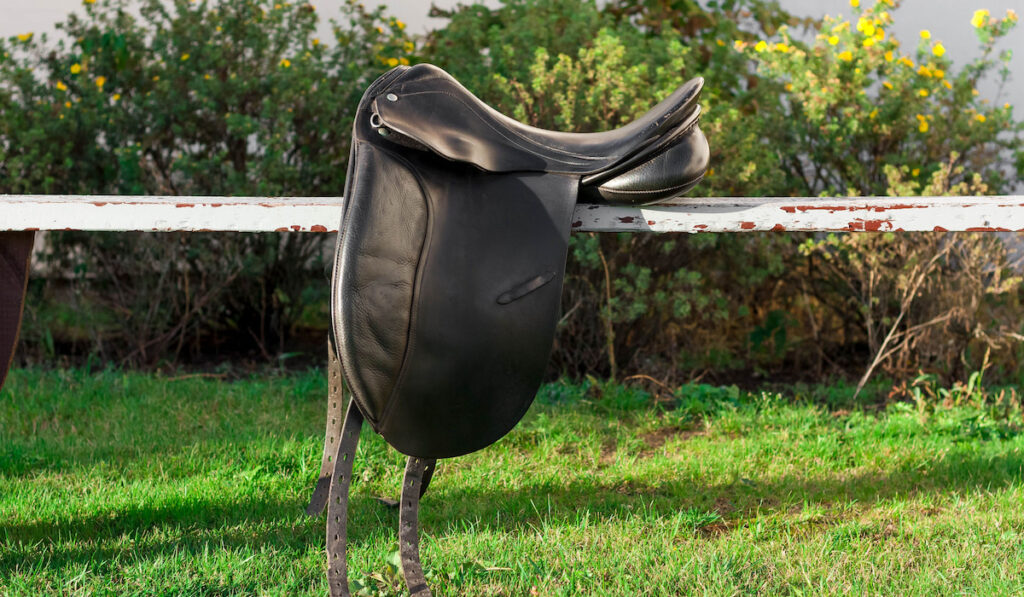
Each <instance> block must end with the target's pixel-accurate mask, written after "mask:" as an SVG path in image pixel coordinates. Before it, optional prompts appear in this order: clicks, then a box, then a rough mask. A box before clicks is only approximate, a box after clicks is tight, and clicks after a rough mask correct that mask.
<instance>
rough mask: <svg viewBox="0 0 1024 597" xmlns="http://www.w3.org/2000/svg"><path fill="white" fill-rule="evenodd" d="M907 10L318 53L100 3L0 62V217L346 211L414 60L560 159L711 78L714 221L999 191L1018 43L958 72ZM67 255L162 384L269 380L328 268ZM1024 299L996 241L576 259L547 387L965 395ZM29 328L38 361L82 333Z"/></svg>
mask: <svg viewBox="0 0 1024 597" xmlns="http://www.w3.org/2000/svg"><path fill="white" fill-rule="evenodd" d="M897 9H898V2H895V1H892V0H879V1H877V2H874V3H870V5H869V2H868V0H864V5H863V6H861V1H860V0H853V1H852V2H851V10H850V12H851V16H850V18H849V19H844V18H836V19H825V20H824V21H821V22H814V21H811V20H807V19H799V18H796V17H794V16H793V15H791V14H788V13H787V12H785V11H784V10H782V9H781V8H780V7H779V5H778V4H777V3H776V2H774V1H771V0H718V1H715V2H707V3H701V2H696V1H694V0H633V1H627V0H612V1H610V2H607V3H602V4H601V5H600V6H599V5H598V4H597V3H596V2H594V1H592V0H590V1H581V0H505V1H504V2H502V3H501V4H500V5H499V6H498V7H496V8H491V7H488V6H484V5H479V4H474V5H460V6H459V7H457V8H455V9H452V10H439V9H436V8H433V9H432V14H433V16H438V17H443V18H445V19H446V21H445V24H444V25H443V26H442V27H440V28H438V29H437V30H435V31H433V32H431V33H430V34H428V35H427V36H426V37H425V38H424V39H422V40H421V39H414V38H413V37H411V36H409V35H408V34H407V32H406V31H405V27H404V24H403V23H401V21H399V20H397V19H395V18H393V17H388V16H387V15H386V14H385V13H384V12H382V10H380V9H378V10H376V11H369V10H367V9H365V8H363V7H362V5H360V4H357V3H355V2H354V0H350V1H349V2H348V3H347V4H346V5H345V7H344V8H343V11H342V14H341V15H340V18H339V20H338V21H337V22H335V23H334V24H333V33H334V34H333V36H332V38H331V39H325V40H320V39H317V38H316V36H317V33H316V32H317V27H318V22H319V19H320V18H321V17H320V15H319V14H318V12H317V11H316V9H314V8H313V7H312V6H311V5H308V4H303V3H300V4H289V3H274V2H271V1H266V0H243V1H240V2H228V1H226V0H207V1H205V2H202V1H201V2H186V1H184V0H177V1H176V2H174V3H173V4H172V5H167V4H166V3H164V2H161V1H159V0H135V1H133V2H129V1H128V0H95V2H93V1H92V0H86V3H85V5H84V14H82V15H78V16H71V17H69V18H68V19H67V20H66V21H65V22H64V23H63V24H62V25H61V26H60V31H61V32H62V33H64V34H66V36H65V37H62V38H61V39H58V40H57V41H56V42H55V43H50V42H49V40H46V39H43V38H42V37H39V38H37V37H36V36H32V35H24V36H16V37H13V38H10V39H8V40H6V41H2V42H0V56H3V58H2V60H0V192H43V193H55V192H81V193H121V194H150V193H168V194H229V195H231V194H234V195H242V194H251V195H284V196H287V195H340V194H341V193H342V189H343V184H344V171H345V166H346V160H347V156H348V137H349V131H350V129H351V119H352V110H353V109H354V107H355V105H356V103H357V100H358V97H359V95H360V94H361V93H362V90H363V89H364V88H365V86H366V85H367V84H368V83H369V82H370V81H371V80H373V78H375V77H376V76H377V75H378V74H380V73H381V72H383V70H385V69H387V68H388V67H390V66H394V65H397V64H400V63H408V62H415V61H419V60H427V61H430V62H434V63H436V64H438V65H440V66H442V67H444V68H446V69H447V70H449V71H450V72H452V73H453V74H454V75H455V76H456V77H457V78H458V79H459V80H460V81H462V82H463V83H465V84H466V85H467V87H469V88H470V89H471V90H472V91H474V92H475V93H477V94H478V95H480V96H481V97H482V98H483V99H484V100H485V101H487V102H488V103H491V104H492V105H494V106H495V107H496V108H498V109H499V110H501V111H503V112H506V113H509V114H511V115H514V116H515V117H517V118H519V119H520V120H522V121H524V122H527V123H529V124H532V125H535V126H540V127H544V128H554V129H562V130H572V131H594V130H603V129H608V128H612V127H616V126H621V125H622V124H624V123H626V122H628V121H630V120H632V119H633V118H636V117H637V116H638V115H640V114H642V113H643V112H644V111H645V110H646V109H647V108H648V107H649V106H651V105H652V104H653V103H654V102H656V101H658V100H659V99H661V98H662V97H664V96H665V95H667V94H668V93H670V92H671V90H672V89H674V88H675V87H676V86H678V85H680V84H681V83H683V82H684V81H685V80H687V79H688V78H691V77H694V76H698V75H700V76H703V77H705V79H706V81H707V84H706V88H705V93H704V97H703V100H702V105H703V108H704V116H703V120H702V127H703V128H704V129H705V131H706V132H707V134H708V136H709V139H710V142H711V147H712V169H711V170H710V171H709V175H708V177H707V179H706V180H705V181H704V183H702V185H700V186H699V187H698V189H697V190H696V192H699V193H702V194H706V195H711V196H729V195H733V196H771V195H801V196H802V195H819V194H839V195H885V194H898V195H918V194H955V193H972V194H975V193H976V194H989V193H1000V192H1006V191H1008V190H1010V189H1011V188H1012V187H1013V185H1014V184H1015V183H1017V182H1018V181H1020V180H1021V178H1022V175H1024V125H1022V123H1021V122H1020V121H1019V120H1018V119H1017V118H1016V117H1015V116H1014V111H1013V107H1012V106H1010V105H1008V104H1002V103H999V102H994V103H993V102H991V101H990V98H985V97H982V96H981V94H980V93H979V92H978V91H977V87H978V83H979V82H980V81H981V80H982V79H983V78H986V77H1006V76H1007V75H1008V70H1007V69H1006V68H1005V64H1006V63H1007V61H1008V60H1009V59H1010V56H1009V55H1007V54H1005V53H1004V54H1002V55H996V54H995V49H994V48H995V47H996V44H997V42H998V41H999V40H1000V39H1002V38H1003V37H1005V36H1007V35H1008V34H1010V32H1011V31H1012V30H1013V29H1014V27H1015V25H1016V21H1017V17H1016V15H1015V14H1014V13H1012V11H1011V12H1010V13H1008V14H1007V15H1005V16H993V15H991V14H989V13H988V12H987V11H983V10H979V11H978V12H977V13H976V14H975V16H974V18H972V19H971V22H970V23H965V24H964V26H965V27H970V28H972V29H973V30H974V31H975V32H976V34H977V36H978V40H979V44H980V47H981V49H982V56H981V58H979V59H978V60H975V61H973V62H971V63H969V64H967V65H965V66H963V67H961V68H957V67H956V66H955V65H954V64H953V62H952V60H951V57H950V56H948V55H947V53H946V51H945V47H944V46H943V45H942V44H941V42H940V40H936V39H932V38H931V35H930V34H929V33H928V32H922V35H921V37H920V38H919V39H917V40H914V43H913V44H911V45H908V46H907V47H906V48H904V47H903V46H901V45H900V44H899V43H898V41H897V40H895V39H894V38H893V37H892V36H891V34H890V33H889V31H891V29H892V25H893V22H894V21H895V20H896V19H897V18H898V16H899V12H898V10H897ZM53 240H54V242H53V244H52V247H51V252H50V257H51V259H52V260H53V261H54V262H55V264H56V265H57V266H58V267H59V268H60V269H61V270H62V271H75V272H76V273H77V277H76V283H75V285H73V290H76V291H77V292H76V293H75V294H74V296H75V297H77V299H78V300H80V302H81V304H82V312H89V313H95V312H100V313H103V312H105V313H108V314H109V313H117V314H119V315H118V316H117V317H110V316H108V317H106V318H104V317H99V318H98V321H99V323H97V324H96V325H100V326H101V327H102V326H103V325H104V322H105V321H106V322H109V323H111V325H109V326H106V327H105V328H104V332H103V333H102V334H94V335H93V336H92V338H93V339H92V340H91V341H90V342H89V347H91V348H92V349H93V350H96V349H97V348H99V349H102V350H101V352H102V351H107V352H105V353H104V354H107V355H108V356H117V357H119V358H125V357H130V358H132V359H134V360H141V361H148V362H154V361H156V360H158V359H160V358H164V357H166V356H168V355H170V356H173V355H175V354H180V353H182V352H183V351H184V353H185V354H188V353H196V354H199V353H203V352H204V351H208V348H207V345H206V344H205V342H207V341H214V343H215V344H214V345H216V342H225V341H226V340H225V338H235V339H236V341H239V342H241V341H244V342H248V341H250V340H252V339H255V340H256V342H255V343H256V344H257V345H258V346H260V347H261V349H262V352H263V353H264V354H265V355H266V356H268V357H272V356H274V355H277V354H280V353H282V352H284V351H286V346H287V345H286V344H285V340H286V339H287V338H288V337H289V334H290V333H291V332H292V331H294V330H295V329H296V326H299V325H306V324H309V325H313V326H323V325H324V318H325V316H326V302H325V300H324V298H325V296H324V294H325V292H326V290H325V289H326V284H325V280H324V276H323V270H324V267H325V263H324V262H323V258H324V257H325V256H328V257H329V247H327V246H325V245H324V243H323V241H322V240H321V239H316V238H313V237H301V238H300V237H297V236H288V235H246V236H238V237H231V236H228V235H211V236H210V237H201V236H200V237H197V235H192V236H190V237H188V238H187V239H186V238H184V237H181V238H174V239H172V240H171V241H170V242H168V239H167V238H166V237H158V238H156V239H154V238H153V237H151V236H136V237H128V236H126V235H116V236H106V237H104V236H100V235H73V234H66V235H60V236H54V237H53ZM140 256H141V257H142V258H141V259H139V258H138V257H140ZM936 256H938V257H936ZM296 264H302V265H301V266H299V267H297V266H296ZM922 264H931V265H929V266H928V268H926V269H925V270H922V269H920V268H921V267H922ZM915 268H916V269H915ZM147 271H148V272H153V271H155V272H159V275H150V276H145V275H143V274H144V273H146V272H147ZM922 271H927V273H928V275H927V280H926V281H925V282H922V283H921V284H916V285H915V280H918V279H919V278H920V274H921V272H922ZM915 276H916V277H915ZM143 278H144V279H145V280H147V282H141V281H140V280H141V279H143ZM882 280H884V283H882V282H880V281H882ZM129 282H130V283H129ZM908 289H913V291H914V292H913V295H914V296H913V300H911V301H910V302H909V303H908V302H907V301H906V300H905V299H906V297H907V292H908ZM1019 295H1020V282H1019V280H1018V279H1017V278H1016V277H1015V276H1014V275H1012V272H1011V271H1010V270H1009V269H1008V255H1007V249H1006V246H1005V244H1004V243H1002V242H1000V241H998V240H997V239H995V237H982V236H967V235H956V236H938V235H864V236H857V235H838V236H828V237H818V236H812V235H796V234H751V235H713V234H701V235H694V236H675V235H671V236H658V235H638V234H633V235H630V234H622V235H574V237H573V240H572V257H571V262H570V267H569V275H568V279H567V284H566V291H565V298H564V312H565V316H564V318H563V324H562V327H561V334H560V337H559V340H558V346H557V350H556V363H557V367H558V369H559V371H561V372H564V373H568V374H573V375H579V374H583V373H598V374H605V375H607V374H611V375H616V374H619V375H621V374H625V373H645V374H651V375H655V376H656V377H659V378H661V379H664V380H666V381H680V380H683V379H686V378H689V377H692V376H695V375H700V374H701V372H704V371H708V370H715V371H725V370H744V371H747V372H753V374H755V375H760V374H763V373H764V372H766V371H773V372H775V373H779V372H785V371H787V370H788V371H795V372H803V373H804V374H806V373H807V372H814V373H815V374H819V373H823V372H825V371H828V370H836V371H840V370H847V371H851V370H852V371H856V372H860V371H863V370H864V368H865V367H866V366H867V364H869V363H871V362H872V361H874V360H877V359H876V357H878V356H880V355H881V356H884V357H885V358H884V359H882V361H881V362H880V364H881V366H882V367H883V368H887V369H888V370H889V371H890V372H894V373H895V372H900V371H910V370H911V369H913V368H915V367H918V366H926V367H929V368H931V369H934V370H936V371H937V372H939V373H945V374H948V375H959V374H960V369H961V368H962V367H968V366H972V362H973V361H977V360H978V358H979V357H978V353H979V351H980V349H982V348H991V349H994V350H996V351H997V352H996V355H995V357H994V362H997V363H998V362H999V357H1000V355H1002V358H1003V362H1004V363H1006V364H1010V363H1012V362H1013V360H1012V359H1013V357H1014V355H1015V353H1014V352H1013V351H1014V350H1016V348H1015V346H1014V344H1013V342H1012V341H1011V340H1012V339H1013V338H1015V337H1017V336H1015V334H1019V333H1020V332H1021V330H1020V328H1019V326H1020V324H1019V323H1018V322H1019V321H1020V320H1021V318H1020V316H1019V313H1020V311H1019V309H1020V307H1019V304H1020V300H1019ZM154 305H155V306H154ZM141 313H145V314H146V315H145V316H144V317H143V316H141V315H140V314H141ZM35 315H36V316H37V318H38V319H39V321H38V322H37V323H38V325H37V326H36V327H35V328H32V329H35V330H36V331H37V332H38V335H39V336H43V335H45V333H46V330H51V329H53V328H54V327H60V326H59V325H58V323H59V322H61V321H62V322H65V323H64V324H62V325H65V326H69V325H70V326H73V323H71V324H69V323H67V322H69V321H72V322H73V320H74V318H73V317H68V316H67V315H66V314H64V315H61V316H60V317H57V316H52V317H50V319H47V318H46V317H44V315H43V313H42V312H41V311H40V312H36V313H35ZM123 319H127V320H128V326H127V327H126V326H125V322H124V321H123ZM55 320H59V321H58V323H55ZM182 321H185V323H184V324H183V323H182ZM922 326H923V327H922ZM115 329H127V330H128V331H127V333H125V334H124V335H123V336H117V335H116V332H114V330H115ZM65 331H66V330H65ZM112 334H113V335H112ZM886 337H888V338H890V340H889V341H888V342H885V338H886ZM942 338H956V340H955V341H948V342H946V341H940V339H942ZM37 340H38V338H37ZM121 340H130V342H127V344H128V345H129V346H132V347H133V348H131V349H130V350H124V349H121V348H115V347H120V346H121V345H122V342H120V341H121ZM937 346H941V347H942V348H941V349H940V348H936V347H937ZM189 347H194V348H192V349H190V348H189ZM894 347H896V348H897V350H896V351H893V348H894ZM141 357H144V358H141Z"/></svg>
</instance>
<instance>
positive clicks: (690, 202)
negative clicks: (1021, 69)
mask: <svg viewBox="0 0 1024 597" xmlns="http://www.w3.org/2000/svg"><path fill="white" fill-rule="evenodd" d="M341 203H342V198H341V197H175V196H162V197H153V196H147V197H128V196H80V195H79V196H75V195H0V230H115V231H117V230H119V231H128V230H139V231H159V232H169V231H204V230H210V231H239V232H268V231H279V230H294V231H297V232H334V231H337V229H338V224H339V221H340V218H341ZM771 230H788V231H793V232H796V231H805V232H806V231H829V230H843V231H848V230H853V231H869V232H872V231H881V232H885V231H899V230H903V231H935V230H938V231H942V230H947V231H970V230H984V231H1024V196H1003V197H867V198H864V197H833V198H826V199H822V198H808V197H771V198H736V197H717V198H716V197H699V198H685V199H675V200H672V201H669V202H666V203H663V204H659V205H656V206H649V207H612V206H598V205H579V206H577V207H576V212H575V214H574V217H573V231H591V232H756V231H771Z"/></svg>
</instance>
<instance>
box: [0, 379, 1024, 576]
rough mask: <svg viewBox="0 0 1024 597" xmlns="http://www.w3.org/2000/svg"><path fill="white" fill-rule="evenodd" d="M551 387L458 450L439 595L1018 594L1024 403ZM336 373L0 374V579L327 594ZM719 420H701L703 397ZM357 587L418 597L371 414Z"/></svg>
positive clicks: (1023, 548)
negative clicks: (322, 480) (318, 514)
mask: <svg viewBox="0 0 1024 597" xmlns="http://www.w3.org/2000/svg"><path fill="white" fill-rule="evenodd" d="M598 389H600V388H596V387H590V388H589V389H588V387H586V386H570V385H563V384H554V385H551V386H547V387H545V388H544V390H543V391H542V392H541V395H540V398H539V400H538V403H537V404H535V405H534V407H533V408H532V410H531V411H530V413H529V414H528V415H527V417H526V419H525V421H524V422H523V423H522V424H520V425H519V426H518V427H517V428H516V429H515V431H513V432H512V433H511V434H510V435H509V436H508V437H506V438H505V439H504V440H502V441H501V442H499V443H498V444H496V445H495V446H492V447H490V448H487V449H485V450H483V451H481V452H478V453H476V454H472V455H470V456H467V457H463V458H458V459H454V460H451V461H443V462H442V463H441V465H440V468H439V472H438V474H437V476H436V477H435V479H434V483H433V485H432V486H431V488H430V491H429V492H428V493H427V495H426V497H425V498H424V501H423V509H422V512H421V517H422V518H421V520H422V527H423V533H424V542H423V545H422V555H423V559H424V564H425V566H426V568H427V570H428V574H429V577H430V578H431V583H432V586H433V588H434V589H435V593H436V594H439V595H474V596H475V595H531V594H537V595H686V594H714V595H733V594H763V595H782V594H826V593H827V594H838V593H842V594H846V593H858V594H887V595H893V596H895V595H908V594H914V595H935V594H976V595H997V594H1003V595H1009V594H1018V595H1019V594H1024V572H1022V571H1024V507H1022V506H1024V485H1022V479H1024V435H1021V434H1020V430H1021V423H1022V421H1021V416H1020V411H1019V409H1016V408H1015V409H1013V410H1012V411H1011V412H1009V413H1005V412H1004V413H1002V414H1000V412H999V409H998V408H993V407H979V406H978V405H975V406H958V407H946V408H937V409H931V410H919V409H916V408H915V407H911V406H907V405H904V404H896V405H891V406H889V407H888V408H887V409H882V410H879V411H877V412H874V411H871V410H869V409H864V408H850V409H849V410H835V408H833V409H826V408H823V407H819V406H813V405H809V404H807V403H806V402H805V401H803V400H800V399H798V398H795V397H793V396H777V395H767V394H765V395H760V396H749V395H742V394H738V393H737V392H735V391H730V390H725V389H722V390H719V389H715V388H707V387H706V386H705V387H699V388H698V387H692V388H688V389H685V390H683V391H681V392H679V393H678V394H679V399H680V402H681V404H682V405H683V407H682V408H678V409H675V410H671V409H666V408H664V407H658V406H655V405H653V404H652V403H651V401H650V399H649V398H648V397H646V396H645V395H644V394H642V393H640V392H635V391H629V390H626V389H623V388H618V387H615V386H607V387H604V388H603V390H604V391H603V392H601V391H597V390H598ZM325 392H326V382H325V379H324V377H323V375H322V373H319V372H317V373H309V374H304V375H295V376H286V377H264V378H253V379H250V380H246V381H237V382H231V383H226V382H221V381H218V380H214V379H205V378H195V377H193V378H184V379H169V378H166V377H161V376H159V375H149V374H140V373H121V372H103V373H93V374H89V373H85V372H82V371H66V372H61V371H55V372H41V371H34V370H28V371H24V370H23V371H16V372H14V373H13V375H12V377H11V378H10V379H9V380H8V384H7V386H5V388H4V389H3V390H2V391H0V595H5V596H6V595H32V596H37V595H50V594H87V595H105V594H118V595H123V594H138V595H257V594H262V595H325V594H326V582H325V578H324V573H323V570H324V563H325V558H324V555H323V551H322V545H323V539H324V521H323V518H317V519H310V518H307V517H305V515H304V514H303V513H302V510H303V508H304V506H305V505H306V501H307V498H308V495H309V491H310V489H311V487H312V486H313V483H314V480H315V478H316V476H317V472H318V466H319V456H320V450H321V441H322V440H321V433H322V429H323V417H324V405H323V399H324V395H325ZM696 413H702V414H699V415H698V414H696ZM363 434H364V436H363V437H364V439H363V443H362V444H361V446H360V452H359V456H358V458H357V461H356V469H355V470H356V482H355V483H354V485H353V497H352V504H351V522H350V561H351V568H352V576H353V578H355V579H357V580H360V581H361V582H363V583H364V584H365V585H366V586H367V589H368V593H367V594H370V593H369V591H373V593H372V594H382V595H398V594H401V592H402V591H401V585H400V582H399V579H398V577H397V576H396V574H395V571H394V568H393V566H392V565H391V564H390V563H389V562H391V561H393V557H392V556H393V553H394V552H395V550H396V549H397V540H396V530H397V526H398V512H397V510H395V509H393V508H391V507H389V506H387V505H386V504H384V503H383V502H382V501H379V500H378V499H377V498H378V497H381V496H383V497H391V498H393V497H395V496H396V495H397V492H398V487H399V484H400V476H401V472H402V462H403V459H402V457H401V456H400V455H398V454H397V453H395V452H394V451H393V450H391V449H389V448H387V447H386V446H385V444H384V443H383V441H382V440H381V439H380V438H379V437H377V436H375V435H374V434H372V433H371V432H370V431H369V430H368V429H364V432H363Z"/></svg>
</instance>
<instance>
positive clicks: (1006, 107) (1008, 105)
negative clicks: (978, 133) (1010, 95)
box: [1003, 102, 1010, 110]
mask: <svg viewBox="0 0 1024 597" xmlns="http://www.w3.org/2000/svg"><path fill="white" fill-rule="evenodd" d="M1003 108H1005V109H1007V110H1009V109H1010V102H1006V103H1005V104H1003Z"/></svg>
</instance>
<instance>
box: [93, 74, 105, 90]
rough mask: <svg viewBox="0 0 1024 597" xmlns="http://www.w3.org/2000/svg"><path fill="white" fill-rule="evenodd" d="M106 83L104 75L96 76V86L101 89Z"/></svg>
mask: <svg viewBox="0 0 1024 597" xmlns="http://www.w3.org/2000/svg"><path fill="white" fill-rule="evenodd" d="M106 84H107V78H106V77H96V86H97V87H99V88H100V89H103V86H104V85H106Z"/></svg>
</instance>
